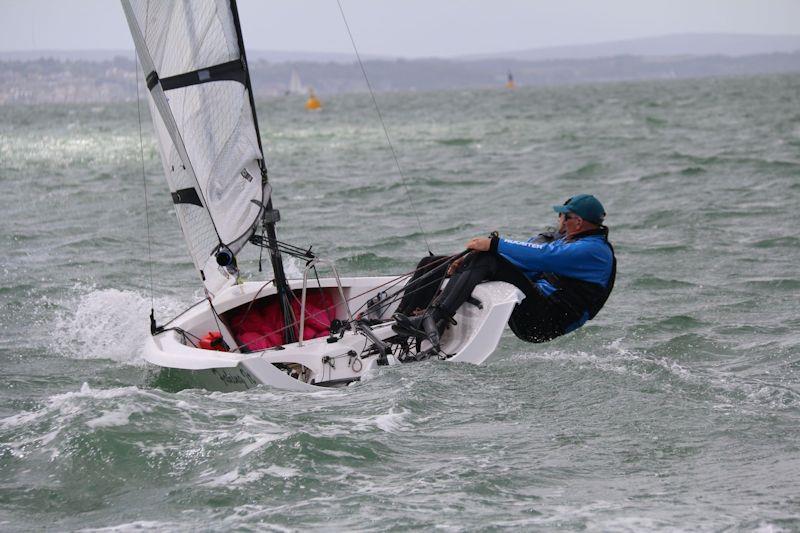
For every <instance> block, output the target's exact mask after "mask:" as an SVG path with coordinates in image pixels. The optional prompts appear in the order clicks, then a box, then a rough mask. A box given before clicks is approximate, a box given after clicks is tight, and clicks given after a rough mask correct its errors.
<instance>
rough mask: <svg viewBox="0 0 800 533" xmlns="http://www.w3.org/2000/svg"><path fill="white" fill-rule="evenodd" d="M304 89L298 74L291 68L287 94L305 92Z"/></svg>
mask: <svg viewBox="0 0 800 533" xmlns="http://www.w3.org/2000/svg"><path fill="white" fill-rule="evenodd" d="M305 92H306V90H305V87H303V83H302V82H301V81H300V74H299V73H298V72H297V70H295V69H292V75H291V77H290V78H289V90H288V91H287V93H288V94H305Z"/></svg>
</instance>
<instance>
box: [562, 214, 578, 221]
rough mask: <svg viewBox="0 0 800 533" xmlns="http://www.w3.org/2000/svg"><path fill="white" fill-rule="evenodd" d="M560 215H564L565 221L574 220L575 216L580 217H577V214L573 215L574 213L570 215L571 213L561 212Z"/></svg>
mask: <svg viewBox="0 0 800 533" xmlns="http://www.w3.org/2000/svg"><path fill="white" fill-rule="evenodd" d="M560 215H561V216H562V217H564V221H565V222H566V221H567V220H572V219H573V218H578V217H575V216H572V215H570V214H569V213H560Z"/></svg>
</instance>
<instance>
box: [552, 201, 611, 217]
mask: <svg viewBox="0 0 800 533" xmlns="http://www.w3.org/2000/svg"><path fill="white" fill-rule="evenodd" d="M553 211H555V212H556V213H575V214H576V215H578V216H579V217H581V218H582V219H584V220H588V221H589V222H591V223H592V224H602V223H603V219H604V218H606V210H605V208H604V207H603V204H601V203H600V200H598V199H597V198H595V197H594V196H592V195H591V194H578V195H575V196H573V197H572V198H570V199H569V200H567V201H566V202H564V205H554V206H553Z"/></svg>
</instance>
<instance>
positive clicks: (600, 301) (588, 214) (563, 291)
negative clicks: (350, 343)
mask: <svg viewBox="0 0 800 533" xmlns="http://www.w3.org/2000/svg"><path fill="white" fill-rule="evenodd" d="M553 210H554V211H555V212H556V213H558V231H557V232H556V233H555V234H550V235H548V234H540V235H538V236H537V237H533V238H531V239H529V240H528V241H516V240H511V239H506V238H500V237H499V236H497V235H496V234H495V235H493V236H492V237H475V238H474V239H470V240H469V242H467V249H468V250H471V253H469V254H467V255H466V256H463V257H462V258H461V259H459V260H456V261H455V262H453V263H451V264H450V265H449V270H450V272H451V273H452V277H451V279H450V281H449V282H448V283H447V285H446V287H445V288H444V290H443V291H442V292H441V293H440V294H439V295H438V296H436V298H435V299H434V300H433V302H432V303H431V305H429V306H427V309H426V310H425V311H424V312H423V313H421V314H419V315H418V316H407V314H406V313H408V312H409V311H410V309H408V308H409V307H411V306H412V305H414V304H413V303H409V302H406V305H405V307H404V306H403V305H401V306H400V308H399V309H398V311H399V312H398V313H396V314H395V315H394V317H393V318H394V319H395V321H396V324H395V325H394V326H393V328H394V330H395V332H397V333H399V334H401V335H408V336H415V337H417V338H427V339H428V340H429V341H430V342H431V344H432V345H433V346H434V348H435V349H437V350H438V348H439V339H440V337H441V334H442V332H443V331H444V329H445V328H446V327H447V325H448V324H450V323H453V322H454V321H453V316H454V315H455V313H456V311H457V310H458V308H459V307H460V306H461V304H463V303H464V302H466V301H467V300H468V299H469V298H470V296H471V294H472V290H473V289H474V288H475V286H476V285H477V284H478V283H480V282H482V281H505V282H507V283H511V284H513V285H515V286H516V287H517V288H519V289H520V290H521V291H522V292H523V293H524V294H525V299H524V300H523V301H522V302H521V303H520V304H519V305H517V306H516V307H515V308H514V311H513V312H512V313H511V318H510V319H509V321H508V324H509V326H510V327H511V331H513V332H514V334H515V335H516V336H517V337H519V338H520V339H522V340H524V341H527V342H545V341H549V340H552V339H554V338H556V337H559V336H561V335H564V334H566V333H569V332H571V331H574V330H575V329H577V328H579V327H581V326H582V325H583V324H585V323H586V322H587V321H588V320H591V319H593V318H594V317H595V316H596V315H597V313H598V312H599V311H600V309H602V307H603V305H604V304H605V302H606V300H607V299H608V296H609V295H610V294H611V290H612V289H613V288H614V279H615V277H616V270H617V269H616V266H617V261H616V258H615V256H614V249H613V247H612V246H611V243H610V242H608V228H607V227H606V226H604V225H603V221H604V219H605V215H606V213H605V209H604V208H603V205H602V204H601V203H600V201H599V200H598V199H597V198H595V197H594V196H592V195H590V194H579V195H576V196H573V197H572V198H570V199H568V200H567V201H566V202H564V204H563V205H559V206H553ZM431 263H432V262H431V261H430V260H428V262H427V263H426V264H427V265H430V264H431ZM435 268H438V269H439V270H441V272H442V275H441V277H444V269H443V268H442V267H435ZM414 283H415V280H412V282H410V283H409V285H408V286H407V288H406V292H409V291H408V289H409V287H412V286H413V284H414ZM416 283H417V284H419V281H417V282H416ZM412 300H413V299H412ZM429 301H430V300H429ZM404 312H405V313H404Z"/></svg>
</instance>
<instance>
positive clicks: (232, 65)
mask: <svg viewBox="0 0 800 533" xmlns="http://www.w3.org/2000/svg"><path fill="white" fill-rule="evenodd" d="M122 4H123V8H124V10H125V15H126V18H127V20H128V25H129V26H130V29H131V34H132V35H133V38H134V43H135V44H136V50H137V53H138V55H139V58H140V61H141V63H142V68H143V69H144V71H145V74H146V75H147V78H148V88H149V89H150V91H149V94H150V98H149V103H150V111H151V115H152V117H153V123H154V126H155V130H156V135H157V138H158V144H159V149H160V152H161V160H162V164H163V167H164V175H165V177H166V179H167V182H168V184H169V188H170V193H171V195H172V197H173V201H174V205H175V210H176V213H177V214H178V219H179V221H180V224H181V230H182V231H183V234H184V237H185V239H186V242H187V245H188V247H189V253H190V255H191V256H192V260H193V261H194V264H195V267H196V268H197V270H198V271H199V273H200V275H201V278H202V279H203V283H204V284H205V286H206V288H207V289H208V290H209V291H211V292H212V293H215V292H217V291H218V290H219V289H220V288H222V287H224V286H225V285H227V284H230V283H231V282H232V281H231V279H230V278H229V277H228V275H227V273H226V271H225V270H223V269H221V268H219V267H218V266H217V265H216V261H215V258H214V255H215V254H216V252H217V251H218V250H219V249H220V247H227V248H229V249H230V250H231V252H233V253H234V254H235V253H237V252H238V251H239V250H240V249H241V248H242V246H244V245H245V244H246V242H247V239H248V237H249V236H250V235H251V234H252V232H253V231H254V228H255V226H256V224H257V223H258V221H259V218H260V215H261V213H262V211H263V209H264V206H265V205H266V204H267V200H268V195H269V193H268V190H269V189H268V187H267V186H266V183H265V182H264V181H265V180H263V179H262V170H263V162H262V161H263V153H262V150H261V146H260V139H258V134H257V127H256V124H255V120H254V113H253V109H252V98H251V95H250V91H249V88H248V84H247V83H246V61H245V58H244V54H243V51H242V50H241V47H240V39H239V35H238V33H237V30H236V27H235V24H234V17H233V14H232V12H231V5H230V3H229V2H227V1H225V0H206V1H187V0H160V1H158V2H148V1H147V0H122ZM190 190H192V191H193V192H192V193H188V191H190ZM176 198H177V200H176Z"/></svg>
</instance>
